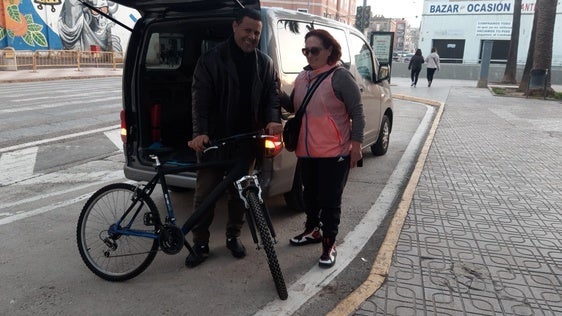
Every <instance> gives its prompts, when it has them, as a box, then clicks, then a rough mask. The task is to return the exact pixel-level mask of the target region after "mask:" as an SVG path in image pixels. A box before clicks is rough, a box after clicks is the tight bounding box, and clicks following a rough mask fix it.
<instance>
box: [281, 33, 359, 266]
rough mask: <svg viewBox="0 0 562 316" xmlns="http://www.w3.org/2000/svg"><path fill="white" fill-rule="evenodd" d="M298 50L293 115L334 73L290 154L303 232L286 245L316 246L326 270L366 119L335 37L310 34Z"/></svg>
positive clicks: (332, 261) (331, 260)
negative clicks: (299, 189) (298, 174)
mask: <svg viewBox="0 0 562 316" xmlns="http://www.w3.org/2000/svg"><path fill="white" fill-rule="evenodd" d="M302 52H303V54H304V55H305V56H306V59H307V61H308V66H306V67H305V68H304V70H303V71H302V72H301V73H300V74H299V75H298V77H297V78H296V80H295V86H294V89H293V92H292V93H291V100H292V104H293V105H294V107H295V108H294V110H295V111H296V110H298V108H299V106H300V105H301V104H302V101H303V99H304V96H305V94H306V92H307V90H308V88H309V87H311V86H312V85H313V84H314V82H315V81H316V79H317V78H318V77H319V76H320V75H321V74H323V73H325V72H327V71H330V70H331V69H332V68H336V69H335V70H334V71H333V72H331V73H330V74H329V75H328V76H327V77H326V78H325V79H324V80H323V81H322V82H321V83H320V85H319V86H318V88H317V89H316V90H315V92H314V93H313V94H312V97H311V99H310V102H309V103H308V105H307V107H306V112H305V114H304V116H303V121H302V126H301V130H300V135H299V141H298V145H297V148H296V150H295V153H296V155H297V157H298V159H299V162H298V163H299V164H300V166H301V170H302V183H303V187H304V191H303V195H304V203H305V206H306V224H305V229H304V232H303V233H302V234H299V235H297V236H295V237H293V238H291V240H290V243H291V244H292V245H295V246H302V245H306V244H311V243H320V242H321V243H322V255H321V257H320V260H319V262H318V264H319V265H320V266H321V267H326V268H329V267H332V266H333V265H334V264H335V262H336V254H337V253H336V244H335V242H336V236H337V234H338V226H339V223H340V216H341V199H342V194H343V190H344V187H345V184H346V182H347V176H348V174H349V169H350V168H353V167H355V166H356V165H357V162H358V161H359V160H360V159H361V157H362V154H361V144H362V143H363V129H364V127H365V117H364V114H363V104H362V103H361V94H360V91H359V88H358V86H357V84H356V83H355V80H354V79H353V77H352V75H351V73H350V72H349V71H348V70H347V69H345V68H343V67H340V66H339V65H338V61H339V60H340V57H341V46H340V44H339V43H338V42H337V41H336V40H335V39H334V37H333V36H332V35H330V33H328V32H327V31H325V30H312V31H310V32H308V33H307V34H306V35H305V48H303V49H302ZM320 230H321V231H322V232H320Z"/></svg>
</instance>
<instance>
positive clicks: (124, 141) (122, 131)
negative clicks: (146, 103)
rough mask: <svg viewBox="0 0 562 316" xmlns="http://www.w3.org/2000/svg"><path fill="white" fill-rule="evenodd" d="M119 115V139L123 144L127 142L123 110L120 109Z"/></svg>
mask: <svg viewBox="0 0 562 316" xmlns="http://www.w3.org/2000/svg"><path fill="white" fill-rule="evenodd" d="M119 116H120V117H121V141H122V142H123V144H126V143H127V120H125V110H121V113H120V115H119Z"/></svg>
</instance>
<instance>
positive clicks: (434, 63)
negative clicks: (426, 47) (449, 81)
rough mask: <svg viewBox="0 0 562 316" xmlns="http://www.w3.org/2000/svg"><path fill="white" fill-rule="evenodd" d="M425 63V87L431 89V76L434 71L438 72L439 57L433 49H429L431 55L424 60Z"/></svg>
mask: <svg viewBox="0 0 562 316" xmlns="http://www.w3.org/2000/svg"><path fill="white" fill-rule="evenodd" d="M425 62H426V63H427V86H428V87H431V82H432V81H433V75H434V74H435V71H438V70H439V55H438V54H437V49H436V48H435V47H434V48H432V49H431V54H429V56H427V57H426V58H425Z"/></svg>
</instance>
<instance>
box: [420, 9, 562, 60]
mask: <svg viewBox="0 0 562 316" xmlns="http://www.w3.org/2000/svg"><path fill="white" fill-rule="evenodd" d="M513 11H514V3H513V0H481V1H470V0H468V1H467V0H430V1H424V6H423V13H422V21H421V28H420V38H419V47H420V48H421V49H422V51H423V52H429V51H430V50H431V48H432V47H435V48H437V50H438V52H439V55H440V57H441V60H442V62H444V63H463V64H477V63H479V62H480V60H481V55H482V46H483V43H484V41H492V42H493V46H492V63H505V62H506V60H507V54H508V50H509V43H510V40H511V28H512V27H511V25H512V23H513ZM534 11H535V0H523V2H522V8H521V28H520V32H519V47H518V52H517V64H525V62H526V58H527V53H528V49H529V41H530V37H531V31H532V28H533V18H534ZM553 41H554V42H553V48H552V65H553V66H562V2H560V1H559V2H558V6H557V9H556V24H555V26H554V37H553Z"/></svg>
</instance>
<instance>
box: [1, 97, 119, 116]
mask: <svg viewBox="0 0 562 316" xmlns="http://www.w3.org/2000/svg"><path fill="white" fill-rule="evenodd" d="M120 99H121V97H110V98H96V102H100V101H118V100H120ZM82 104H84V100H76V101H70V102H69V101H65V102H60V103H43V104H37V105H31V106H16V107H13V108H7V109H2V110H0V113H2V114H3V113H17V112H24V111H34V110H40V109H49V108H56V107H60V106H68V105H82Z"/></svg>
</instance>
